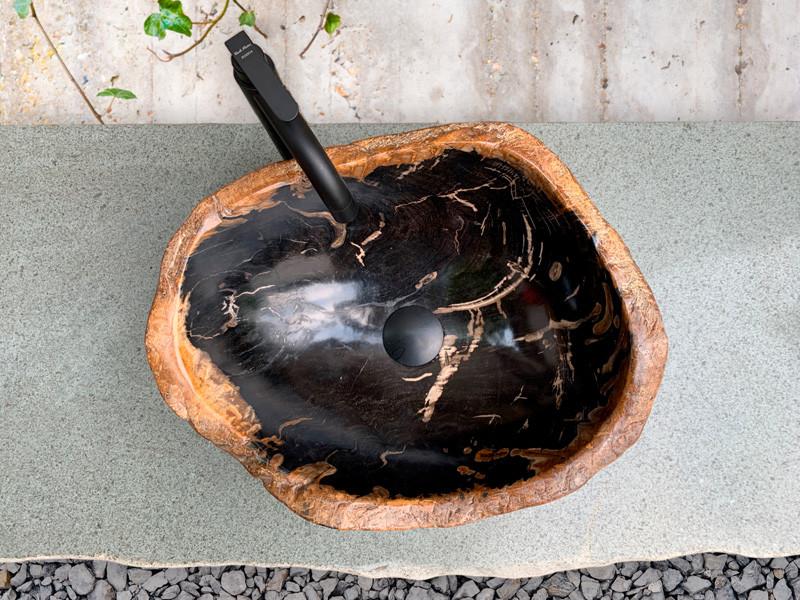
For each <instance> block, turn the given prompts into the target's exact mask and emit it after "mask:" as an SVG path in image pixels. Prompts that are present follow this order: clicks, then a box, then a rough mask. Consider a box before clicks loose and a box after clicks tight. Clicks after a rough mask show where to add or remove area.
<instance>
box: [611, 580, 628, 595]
mask: <svg viewBox="0 0 800 600" xmlns="http://www.w3.org/2000/svg"><path fill="white" fill-rule="evenodd" d="M631 585H632V584H631V580H630V579H625V578H624V577H617V578H616V579H615V580H614V583H612V584H611V589H612V590H614V591H615V592H620V593H625V592H627V591H628V590H629V589H631Z"/></svg>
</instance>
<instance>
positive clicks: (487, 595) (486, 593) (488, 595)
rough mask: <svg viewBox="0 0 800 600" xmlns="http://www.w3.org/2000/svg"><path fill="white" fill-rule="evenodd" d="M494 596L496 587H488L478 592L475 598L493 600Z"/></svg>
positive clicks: (477, 599) (476, 599)
mask: <svg viewBox="0 0 800 600" xmlns="http://www.w3.org/2000/svg"><path fill="white" fill-rule="evenodd" d="M492 598H494V589H492V588H490V587H487V588H484V589H482V590H481V591H480V592H478V595H477V596H475V600H492Z"/></svg>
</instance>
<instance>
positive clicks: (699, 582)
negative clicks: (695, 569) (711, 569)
mask: <svg viewBox="0 0 800 600" xmlns="http://www.w3.org/2000/svg"><path fill="white" fill-rule="evenodd" d="M710 587H711V582H710V581H709V580H708V579H704V578H703V577H698V576H697V575H692V576H690V577H687V578H686V581H684V582H683V589H685V590H686V591H687V592H688V593H689V594H690V595H694V594H697V593H698V592H702V591H704V590H707V589H708V588H710Z"/></svg>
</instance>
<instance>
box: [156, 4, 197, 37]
mask: <svg viewBox="0 0 800 600" xmlns="http://www.w3.org/2000/svg"><path fill="white" fill-rule="evenodd" d="M158 7H159V8H160V9H161V10H160V11H159V12H160V13H161V23H162V24H163V25H164V29H168V30H169V31H174V32H175V33H180V34H181V35H185V36H187V37H191V35H192V20H191V19H190V18H189V17H187V16H186V15H185V14H183V6H181V0H158Z"/></svg>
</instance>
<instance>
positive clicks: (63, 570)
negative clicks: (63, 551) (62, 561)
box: [53, 565, 70, 582]
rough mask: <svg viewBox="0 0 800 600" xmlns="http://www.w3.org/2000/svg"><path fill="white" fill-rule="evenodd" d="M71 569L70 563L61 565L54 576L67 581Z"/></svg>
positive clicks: (58, 579)
mask: <svg viewBox="0 0 800 600" xmlns="http://www.w3.org/2000/svg"><path fill="white" fill-rule="evenodd" d="M69 570H70V565H61V566H60V567H58V568H57V569H56V570H55V572H54V573H53V577H55V578H56V580H57V581H62V582H63V581H66V580H67V579H69Z"/></svg>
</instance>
